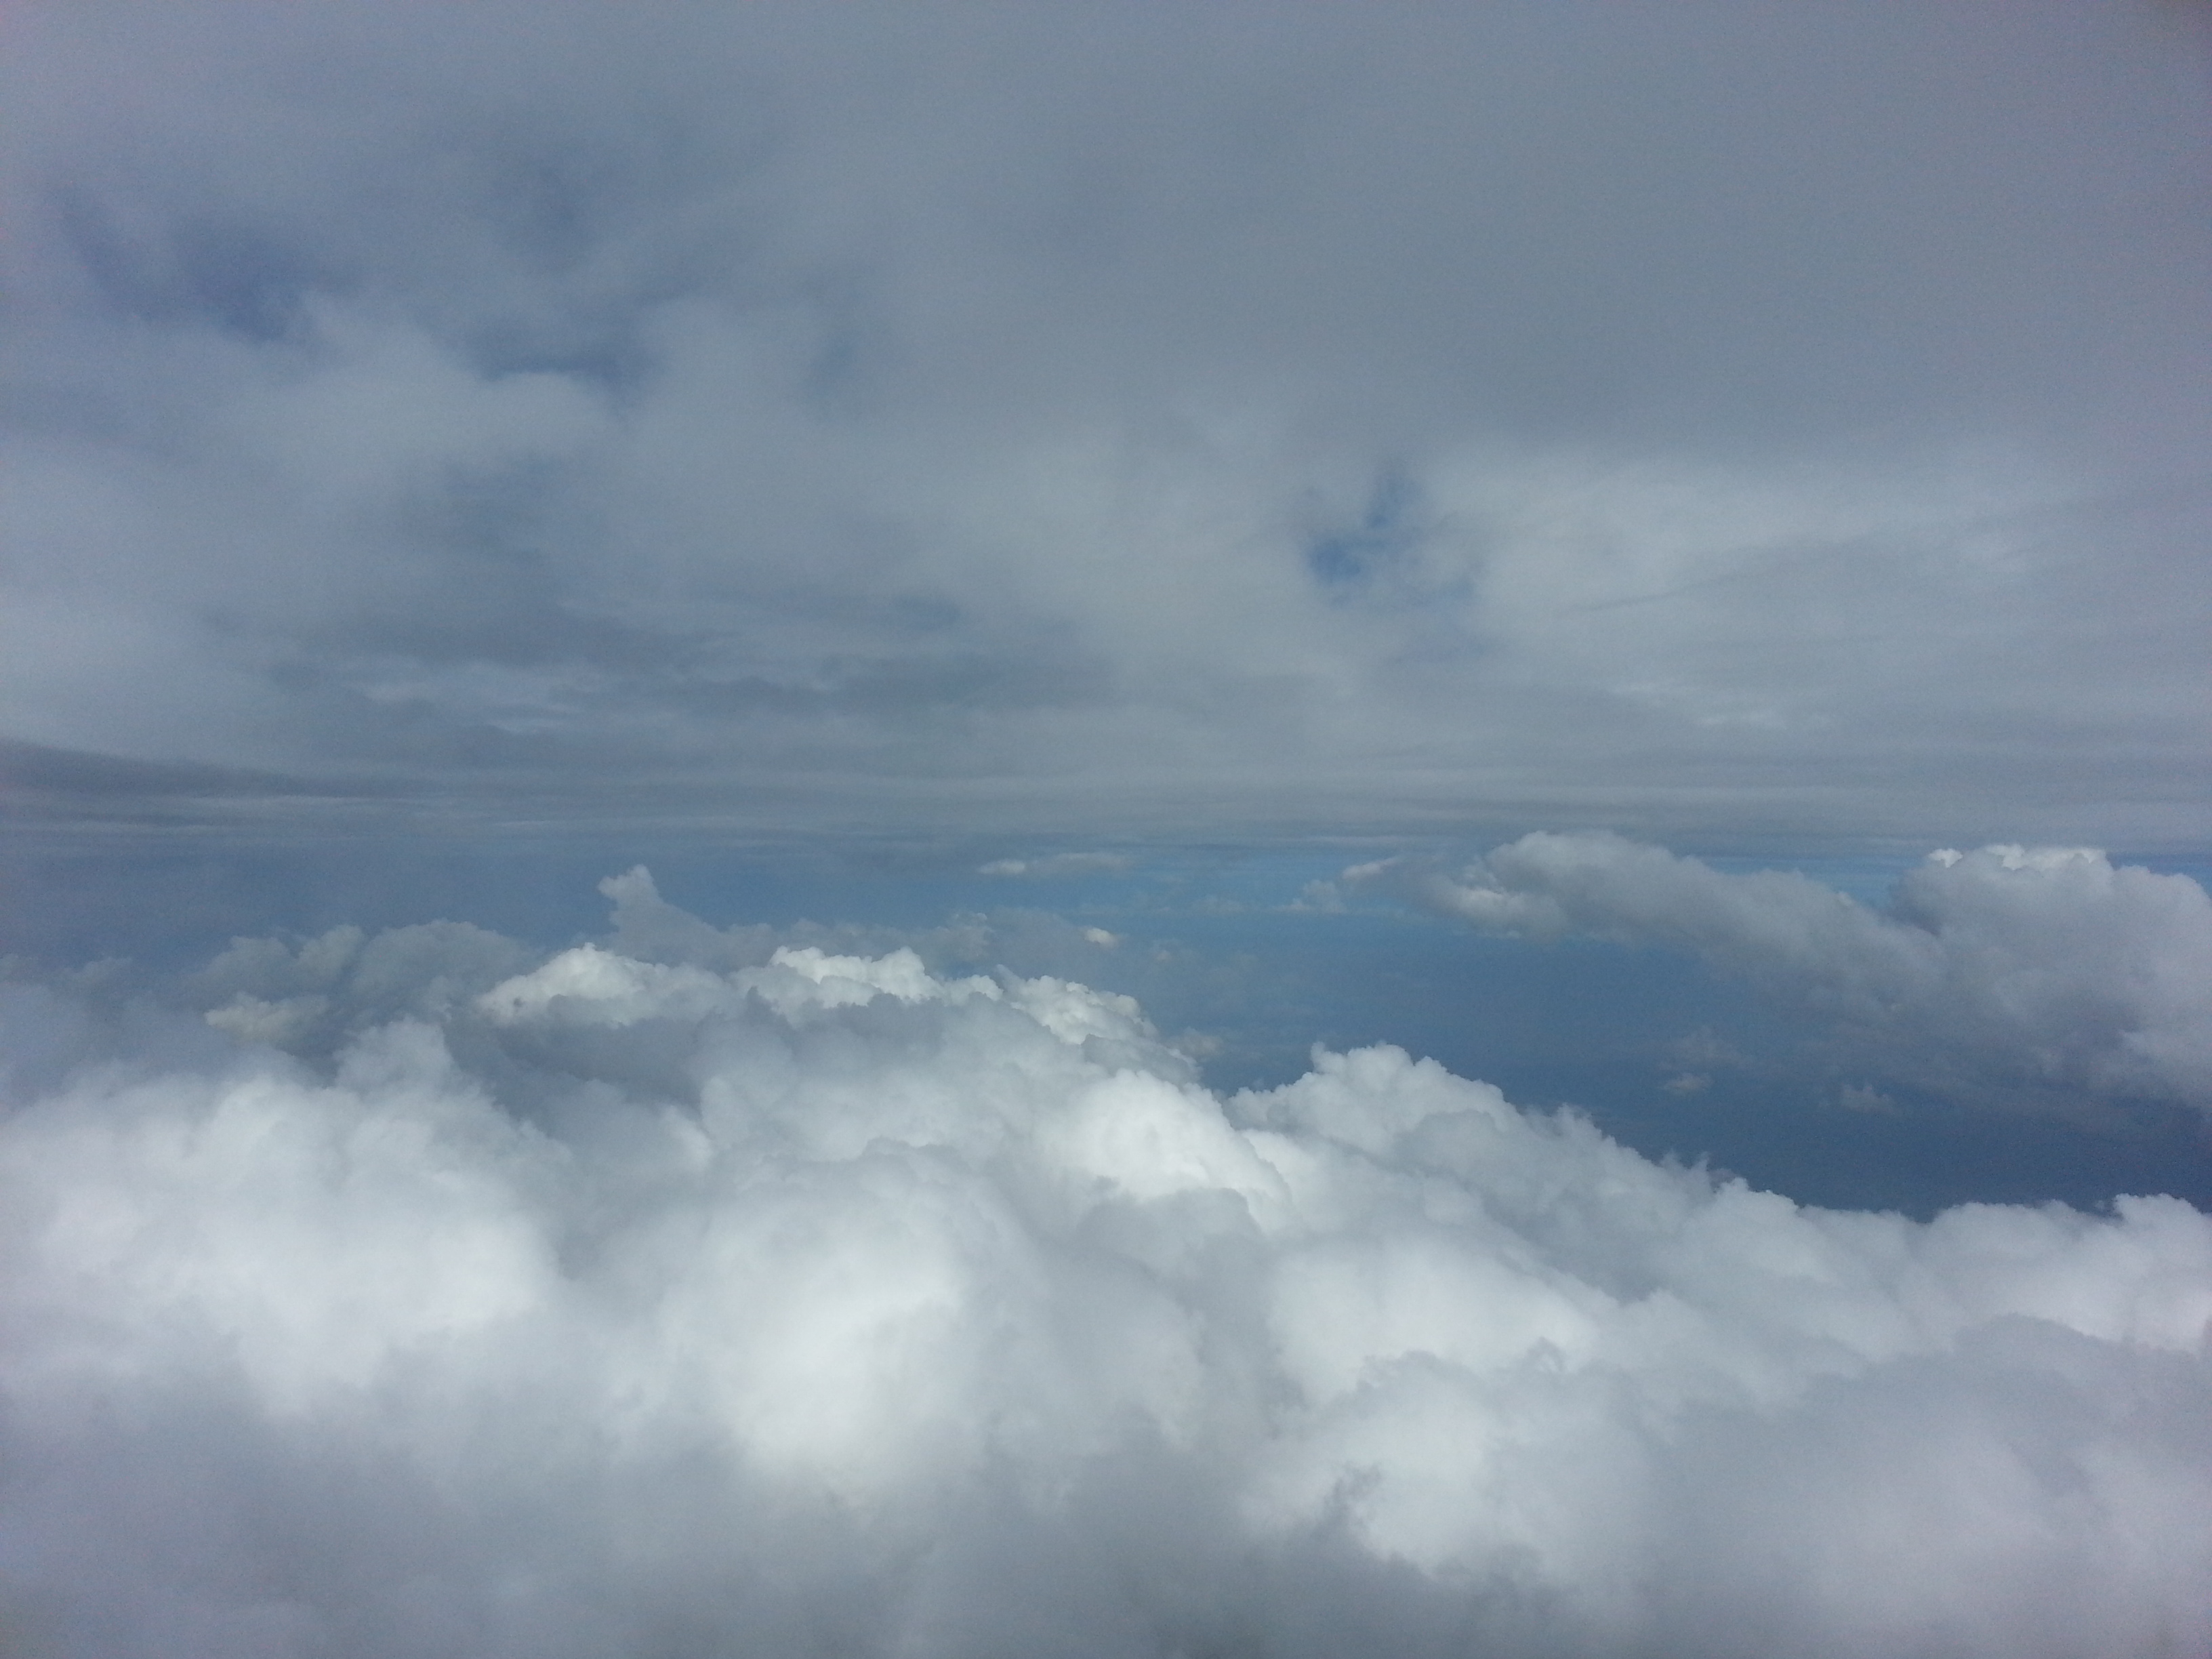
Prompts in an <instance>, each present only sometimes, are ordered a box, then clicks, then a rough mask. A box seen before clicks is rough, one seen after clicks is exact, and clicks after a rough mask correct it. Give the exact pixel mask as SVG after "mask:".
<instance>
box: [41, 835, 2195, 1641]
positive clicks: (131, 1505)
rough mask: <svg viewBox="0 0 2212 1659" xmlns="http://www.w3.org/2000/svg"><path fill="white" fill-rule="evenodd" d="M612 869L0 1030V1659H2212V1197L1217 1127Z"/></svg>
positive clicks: (974, 1007) (1101, 1050)
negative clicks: (1884, 1181) (1787, 1179)
mask: <svg viewBox="0 0 2212 1659" xmlns="http://www.w3.org/2000/svg"><path fill="white" fill-rule="evenodd" d="M1544 850H1545V849H1543V848H1534V849H1530V848H1523V849H1522V855H1523V858H1524V861H1527V862H1535V861H1539V860H1540V857H1541V854H1543V853H1544ZM1556 850H1557V849H1553V851H1554V852H1556ZM1492 864H1493V867H1504V868H1515V867H1517V866H1515V865H1514V863H1513V860H1511V859H1506V860H1493V861H1492ZM2001 867H2002V861H2001V860H1997V861H1995V862H1994V863H1992V861H1990V860H1984V863H1983V864H1982V865H1981V866H1974V865H1972V864H1971V861H1970V860H1959V861H1957V862H1954V863H1953V864H1950V865H1948V866H1940V868H1939V872H1938V873H1936V875H1934V876H1933V877H1931V881H1932V883H1933V884H1934V887H1935V888H1936V890H1943V891H1949V889H1948V888H1946V887H1944V884H1945V883H1946V882H1948V881H1951V880H1953V879H1954V878H1957V879H1966V878H1973V879H1981V880H1984V881H1987V880H1993V879H1996V877H1995V876H1994V873H1993V872H1994V870H1996V869H1997V868H2001ZM1961 871H1965V872H1966V876H1965V877H1960V876H1959V874H1958V872H1961ZM608 887H609V891H610V893H611V896H613V897H614V898H615V899H616V900H617V905H618V907H619V910H620V913H621V914H620V917H619V920H620V921H621V924H622V925H621V928H620V930H619V931H618V932H617V935H616V936H615V939H614V941H613V942H612V943H611V944H608V945H580V946H577V947H575V948H574V949H571V950H568V951H562V952H561V953H559V954H557V955H554V956H552V957H542V956H541V955H540V954H538V953H531V952H526V951H523V950H522V948H521V947H520V946H517V945H513V944H511V943H510V942H508V941H506V940H503V939H499V938H498V937H497V936H495V935H492V934H489V933H483V932H482V931H481V930H478V929H473V928H467V927H457V926H454V925H452V924H439V925H436V926H433V927H420V928H410V929H403V930H398V931H397V932H395V933H386V934H382V935H379V936H376V937H374V938H363V937H362V935H360V934H359V933H348V932H346V931H344V930H341V931H340V932H338V933H333V934H331V935H328V936H325V938H324V939H320V940H317V941H313V942H312V943H311V944H309V945H306V946H302V947H299V948H296V949H289V950H288V949H283V948H279V947H276V946H275V945H253V944H252V943H246V944H241V945H240V946H238V947H236V948H235V949H234V951H232V952H230V953H229V954H228V956H227V957H225V958H224V959H223V960H222V962H220V963H216V964H214V965H213V966H211V967H210V969H208V970H207V971H206V973H205V974H204V975H202V976H201V977H200V978H199V979H198V980H197V981H196V982H195V984H194V986H193V987H192V994H193V995H194V996H196V997H197V999H198V1000H200V1001H201V1002H202V1003H203V1004H206V1005H210V1007H211V1012H210V1019H209V1021H208V1022H206V1023H202V1022H198V1021H190V1022H184V1023H181V1024H179V1023H173V1021H172V1023H168V1024H165V1023H164V1020H163V1017H161V1016H158V1015H155V1014H154V1013H152V1012H147V1011H144V1010H141V1011H140V1012H137V1014H135V1015H132V1016H130V1017H129V1018H128V1019H126V1020H125V1022H124V1025H125V1026H129V1027H130V1029H128V1030H125V1029H124V1028H123V1026H113V1025H111V1027H109V1028H108V1029H106V1030H105V1031H103V1030H101V1029H100V1026H99V1020H100V1018H107V1017H103V1016H100V1015H99V1014H98V1013H97V1010H96V1007H95V1006H94V1005H93V1004H89V1003H85V1002H83V1001H82V1000H77V1001H75V1002H73V1001H72V1000H71V998H70V994H67V993H66V992H65V991H64V990H61V989H46V990H24V989H19V990H17V991H15V992H13V993H10V994H9V997H10V999H11V1000H9V1002H8V1003H7V1004H6V1005H5V1006H4V1013H5V1018H6V1021H7V1026H6V1034H7V1036H8V1037H9V1042H8V1044H7V1052H9V1054H11V1055H13V1056H15V1057H16V1058H17V1059H18V1060H20V1061H21V1062H22V1063H23V1065H24V1066H25V1067H26V1069H24V1070H22V1071H21V1073H19V1075H18V1077H17V1079H16V1081H15V1083H14V1084H13V1085H10V1088H9V1103H8V1104H9V1109H8V1111H7V1114H6V1115H5V1117H4V1119H0V1218H5V1219H4V1221H0V1301H4V1304H5V1318H4V1325H3V1326H0V1328H4V1330H5V1332H6V1336H5V1338H4V1346H0V1389H4V1412H0V1431H4V1434H5V1437H6V1448H5V1455H4V1458H0V1499H3V1500H4V1509H0V1516H4V1519H0V1587H4V1595H5V1601H4V1603H0V1605H4V1607H5V1618H6V1620H7V1621H8V1623H7V1626H6V1630H7V1636H8V1641H9V1650H10V1652H11V1653H20V1654H22V1655H25V1656H27V1659H49V1656H64V1655H67V1656H79V1655H82V1656H91V1655H94V1654H97V1655H100V1656H102V1659H117V1656H125V1659H127V1656H155V1655H158V1656H164V1659H167V1656H185V1655H192V1656H209V1659H214V1656H222V1659H230V1656H235V1655H240V1654H266V1655H272V1656H273V1655H295V1654H296V1655H301V1656H305V1655H310V1654H328V1655H362V1656H368V1655H376V1656H385V1655H392V1654H401V1653H405V1654H420V1655H425V1656H430V1655H448V1654H450V1655H469V1656H484V1655H507V1654H512V1655H517V1656H520V1655H531V1656H560V1655H568V1654H574V1655H577V1656H585V1655H592V1656H598V1655H605V1654H609V1653H625V1654H641V1655H642V1654H658V1653H671V1654H673V1653H678V1652H682V1653H693V1652H704V1651H732V1652H735V1651H743V1652H775V1653H779V1654H793V1655H799V1654H808V1653H823V1654H828V1653H844V1654H882V1655H886V1656H888V1655H899V1656H924V1655H933V1654H944V1655H948V1656H951V1655H959V1656H983V1655H991V1654H1015V1653H1020V1654H1024V1655H1029V1654H1037V1653H1059V1654H1067V1655H1071V1656H1073V1655H1082V1656H1092V1655H1096V1656H1138V1655H1170V1654H1182V1655H1188V1654H1197V1653H1268V1654H1283V1655H1314V1656H1322V1655H1339V1654H1342V1653H1346V1652H1352V1651H1359V1652H1377V1653H1389V1654H1424V1653H1436V1654H1443V1653H1463V1652H1467V1651H1470V1650H1476V1651H1481V1652H1485V1653H1492V1654H1498V1655H1501V1656H1520V1655H1546V1656H1560V1655H1651V1656H1658V1655H1678V1654H1691V1653H1694V1654H1699V1655H1711V1656H1728V1655H1745V1656H1752V1655H1759V1656H1766V1655H1771V1654H1774V1653H1778V1652H1788V1653H1792V1654H1803V1655H1808V1656H1821V1655H1832V1656H1851V1659H1863V1656H1869V1655H1883V1654H1894V1655H1905V1654H1924V1653H1929V1652H1936V1651H1940V1652H1943V1653H1947V1654H1959V1655H1990V1656H1999V1655H2002V1656H2006V1659H2016V1656H2024V1655H2027V1656H2058V1655H2072V1656H2082V1659H2089V1656H2095V1659H2112V1656H2118V1655H2136V1654H2141V1655H2146V1656H2148V1655H2151V1654H2164V1653H2176V1652H2185V1651H2189V1652H2193V1651H2197V1650H2202V1649H2203V1647H2204V1646H2205V1645H2206V1644H2208V1643H2209V1642H2212V1540H2208V1536H2207V1534H2206V1530H2205V1528H2204V1527H2203V1516H2205V1515H2206V1514H2207V1513H2208V1512H2212V1218H2207V1217H2206V1216H2205V1215H2203V1214H2202V1213H2200V1212H2197V1210H2195V1209H2193V1208H2191V1206H2188V1205H2186V1204H2184V1203H2181V1202H2179V1200H2172V1199H2163V1198H2155V1197H2146V1198H2131V1199H2124V1200H2120V1201H2119V1202H2118V1204H2117V1205H2116V1206H2113V1208H2112V1211H2111V1212H2109V1213H2106V1214H2096V1215H2093V1214H2085V1213H2081V1212H2075V1211H2071V1210H2068V1209H2065V1208H2063V1207H2061V1206H2043V1207H2038V1208H2030V1207H2021V1206H1990V1205H1970V1206H1962V1207H1960V1208H1955V1209H1952V1210H1949V1211H1947V1212H1943V1213H1942V1214H1940V1215H1937V1216H1936V1217H1935V1218H1933V1219H1932V1220H1930V1221H1928V1222H1925V1223H1916V1222H1913V1221H1910V1220H1907V1219H1905V1218H1902V1217H1900V1216H1897V1215H1893V1214H1878V1213H1854V1212H1834V1211H1821V1210H1817V1209H1811V1208H1806V1207H1801V1206H1797V1205H1795V1204H1793V1203H1791V1202H1790V1200H1787V1199H1786V1198H1783V1197H1780V1196H1778V1195H1775V1194H1770V1193H1762V1192H1757V1191H1753V1190H1751V1189H1749V1188H1747V1187H1746V1186H1744V1185H1743V1184H1742V1183H1741V1182H1723V1181H1718V1180H1716V1179H1715V1178H1713V1177H1711V1176H1709V1175H1708V1174H1707V1173H1705V1171H1703V1170H1692V1169H1685V1168H1682V1167H1680V1166H1676V1165H1673V1164H1654V1163H1652V1162H1650V1161H1649V1160H1647V1159H1645V1158H1641V1157H1639V1156H1638V1155H1637V1154H1635V1153H1633V1152H1629V1151H1627V1150H1626V1149H1625V1148H1623V1147H1621V1146H1619V1145H1617V1144H1614V1143H1613V1142H1611V1141H1609V1140H1607V1139H1606V1138H1605V1137H1603V1136H1602V1135H1601V1134H1600V1133H1597V1132H1596V1131H1595V1129H1594V1128H1592V1127H1590V1126H1589V1124H1588V1123H1587V1122H1585V1121H1582V1120H1580V1119H1577V1118H1576V1117H1574V1116H1572V1115H1559V1116H1544V1115H1530V1114H1527V1113H1523V1112H1521V1111H1517V1110H1516V1109H1514V1108H1513V1107H1512V1106H1510V1104H1509V1103H1507V1102H1506V1101H1505V1100H1504V1098H1503V1097H1501V1096H1500V1095H1499V1094H1498V1091H1496V1090H1494V1089H1492V1088H1491V1087H1490V1086H1488V1085H1484V1084H1480V1083H1475V1082H1469V1081H1466V1080H1463V1079H1459V1078H1456V1077H1454V1076H1451V1075H1449V1073H1445V1072H1444V1071H1443V1070H1442V1069H1441V1068H1439V1067H1437V1066H1435V1065H1434V1064H1432V1063H1429V1062H1417V1061H1414V1060H1410V1059H1409V1058H1408V1057H1407V1056H1406V1055H1405V1054H1402V1053H1400V1052H1398V1051H1396V1050H1393V1049H1389V1048H1370V1049H1364V1050H1360V1051H1357V1052H1353V1053H1350V1054H1324V1053H1317V1054H1316V1058H1315V1062H1314V1068H1313V1070H1312V1071H1311V1072H1310V1073H1309V1074H1308V1075H1306V1076H1304V1077H1303V1078H1301V1079H1297V1081H1295V1082H1294V1083H1292V1084H1291V1085H1288V1086H1286V1087H1284V1088H1280V1089H1277V1090H1273V1091H1267V1092H1262V1093H1245V1094H1240V1095H1237V1096H1236V1097H1231V1098H1227V1099H1222V1098H1218V1097H1215V1096H1213V1095H1212V1094H1210V1093H1208V1092H1207V1091H1205V1090H1204V1089H1202V1088H1200V1087H1199V1086H1198V1085H1196V1084H1195V1083H1194V1081H1193V1077H1194V1069H1193V1067H1192V1066H1191V1065H1190V1064H1189V1062H1188V1060H1184V1059H1183V1058H1182V1056H1181V1055H1179V1054H1176V1053H1175V1052H1174V1051H1172V1050H1171V1049H1170V1048H1166V1047H1164V1046H1163V1045H1162V1044H1161V1043H1160V1042H1159V1041H1158V1038H1157V1037H1156V1036H1155V1035H1154V1034H1153V1032H1152V1030H1151V1029H1150V1028H1149V1027H1148V1026H1147V1024H1146V1023H1145V1021H1144V1019H1143V1018H1142V1015H1141V1013H1140V1012H1139V1009H1138V1008H1137V1006H1135V1005H1134V1004H1133V1003H1132V1002H1130V1001H1129V1000H1127V999H1125V998H1121V997H1115V996H1111V995H1105V994H1098V993H1095V992H1092V991H1090V990H1087V989H1085V988H1084V987H1081V986H1079V985H1075V984H1073V983H1069V982H1067V981H1061V980H1055V979H1049V978H1030V979H1022V978H1018V977H1016V976H1013V975H1006V974H1000V975H992V976H981V975H979V976H971V977H968V978H953V977H947V976H944V975H937V974H933V973H932V972H930V971H929V970H928V969H927V968H926V967H925V966H924V964H923V963H922V961H921V958H920V957H917V956H916V955H915V953H914V952H913V951H908V950H895V951H890V952H888V953H882V954H875V955H858V954H851V953H848V952H845V951H840V950H838V949H836V948H833V945H834V942H832V943H823V942H816V943H793V942H790V941H789V940H788V939H785V940H781V941H779V940H778V939H776V938H775V937H774V936H773V935H770V934H769V933H766V931H765V930H743V929H741V930H735V931H733V932H731V933H716V932H714V930H711V929H708V928H706V927H704V926H703V925H702V924H699V923H697V922H696V921H691V920H690V919H689V918H686V917H684V916H683V915H681V913H679V912H676V911H674V910H673V909H672V908H671V907H668V906H666V905H665V904H662V903H660V902H659V901H658V899H657V898H655V897H654V896H653V893H652V891H651V887H650V883H649V881H647V878H644V877H643V876H642V874H641V873H635V874H633V875H632V876H630V877H626V878H621V879H620V880H618V881H616V882H611V883H610V884H608ZM1954 896H1955V895H1954ZM72 1007H75V1008H76V1009H78V1010H79V1012H78V1013H77V1014H76V1016H75V1018H77V1019H78V1020H79V1022H80V1023H79V1024H78V1025H77V1026H76V1027H75V1028H72V1027H71V1026H70V1018H71V1016H70V1012H69V1011H70V1009H71V1008H72ZM133 1021H135V1024H132V1023H131V1022H133ZM211 1027H212V1028H215V1029H211ZM34 1036H35V1037H37V1038H40V1039H41V1040H43V1041H44V1042H46V1045H47V1048H48V1049H49V1050H50V1052H49V1053H48V1054H46V1058H45V1060H43V1061H42V1062H40V1064H38V1065H33V1064H32V1063H31V1062H32V1060H35V1059H36V1058H37V1057H36V1056H35V1055H34V1054H32V1052H31V1051H32V1049H33V1048H35V1047H36V1046H37V1045H36V1043H35V1042H29V1041H27V1039H28V1038H31V1037H34ZM230 1036H246V1037H251V1038H253V1039H255V1042H254V1043H249V1044H248V1045H247V1046H244V1047H239V1046H235V1045H234V1044H233V1043H231V1042H229V1041H228V1038H229V1037H230ZM266 1043H275V1044H278V1045H286V1046H289V1048H291V1049H292V1050H295V1051H296V1055H295V1054H288V1053H286V1052H284V1051H283V1047H270V1046H257V1045H258V1044H266ZM297 1056H305V1057H304V1058H302V1057H297Z"/></svg>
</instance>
